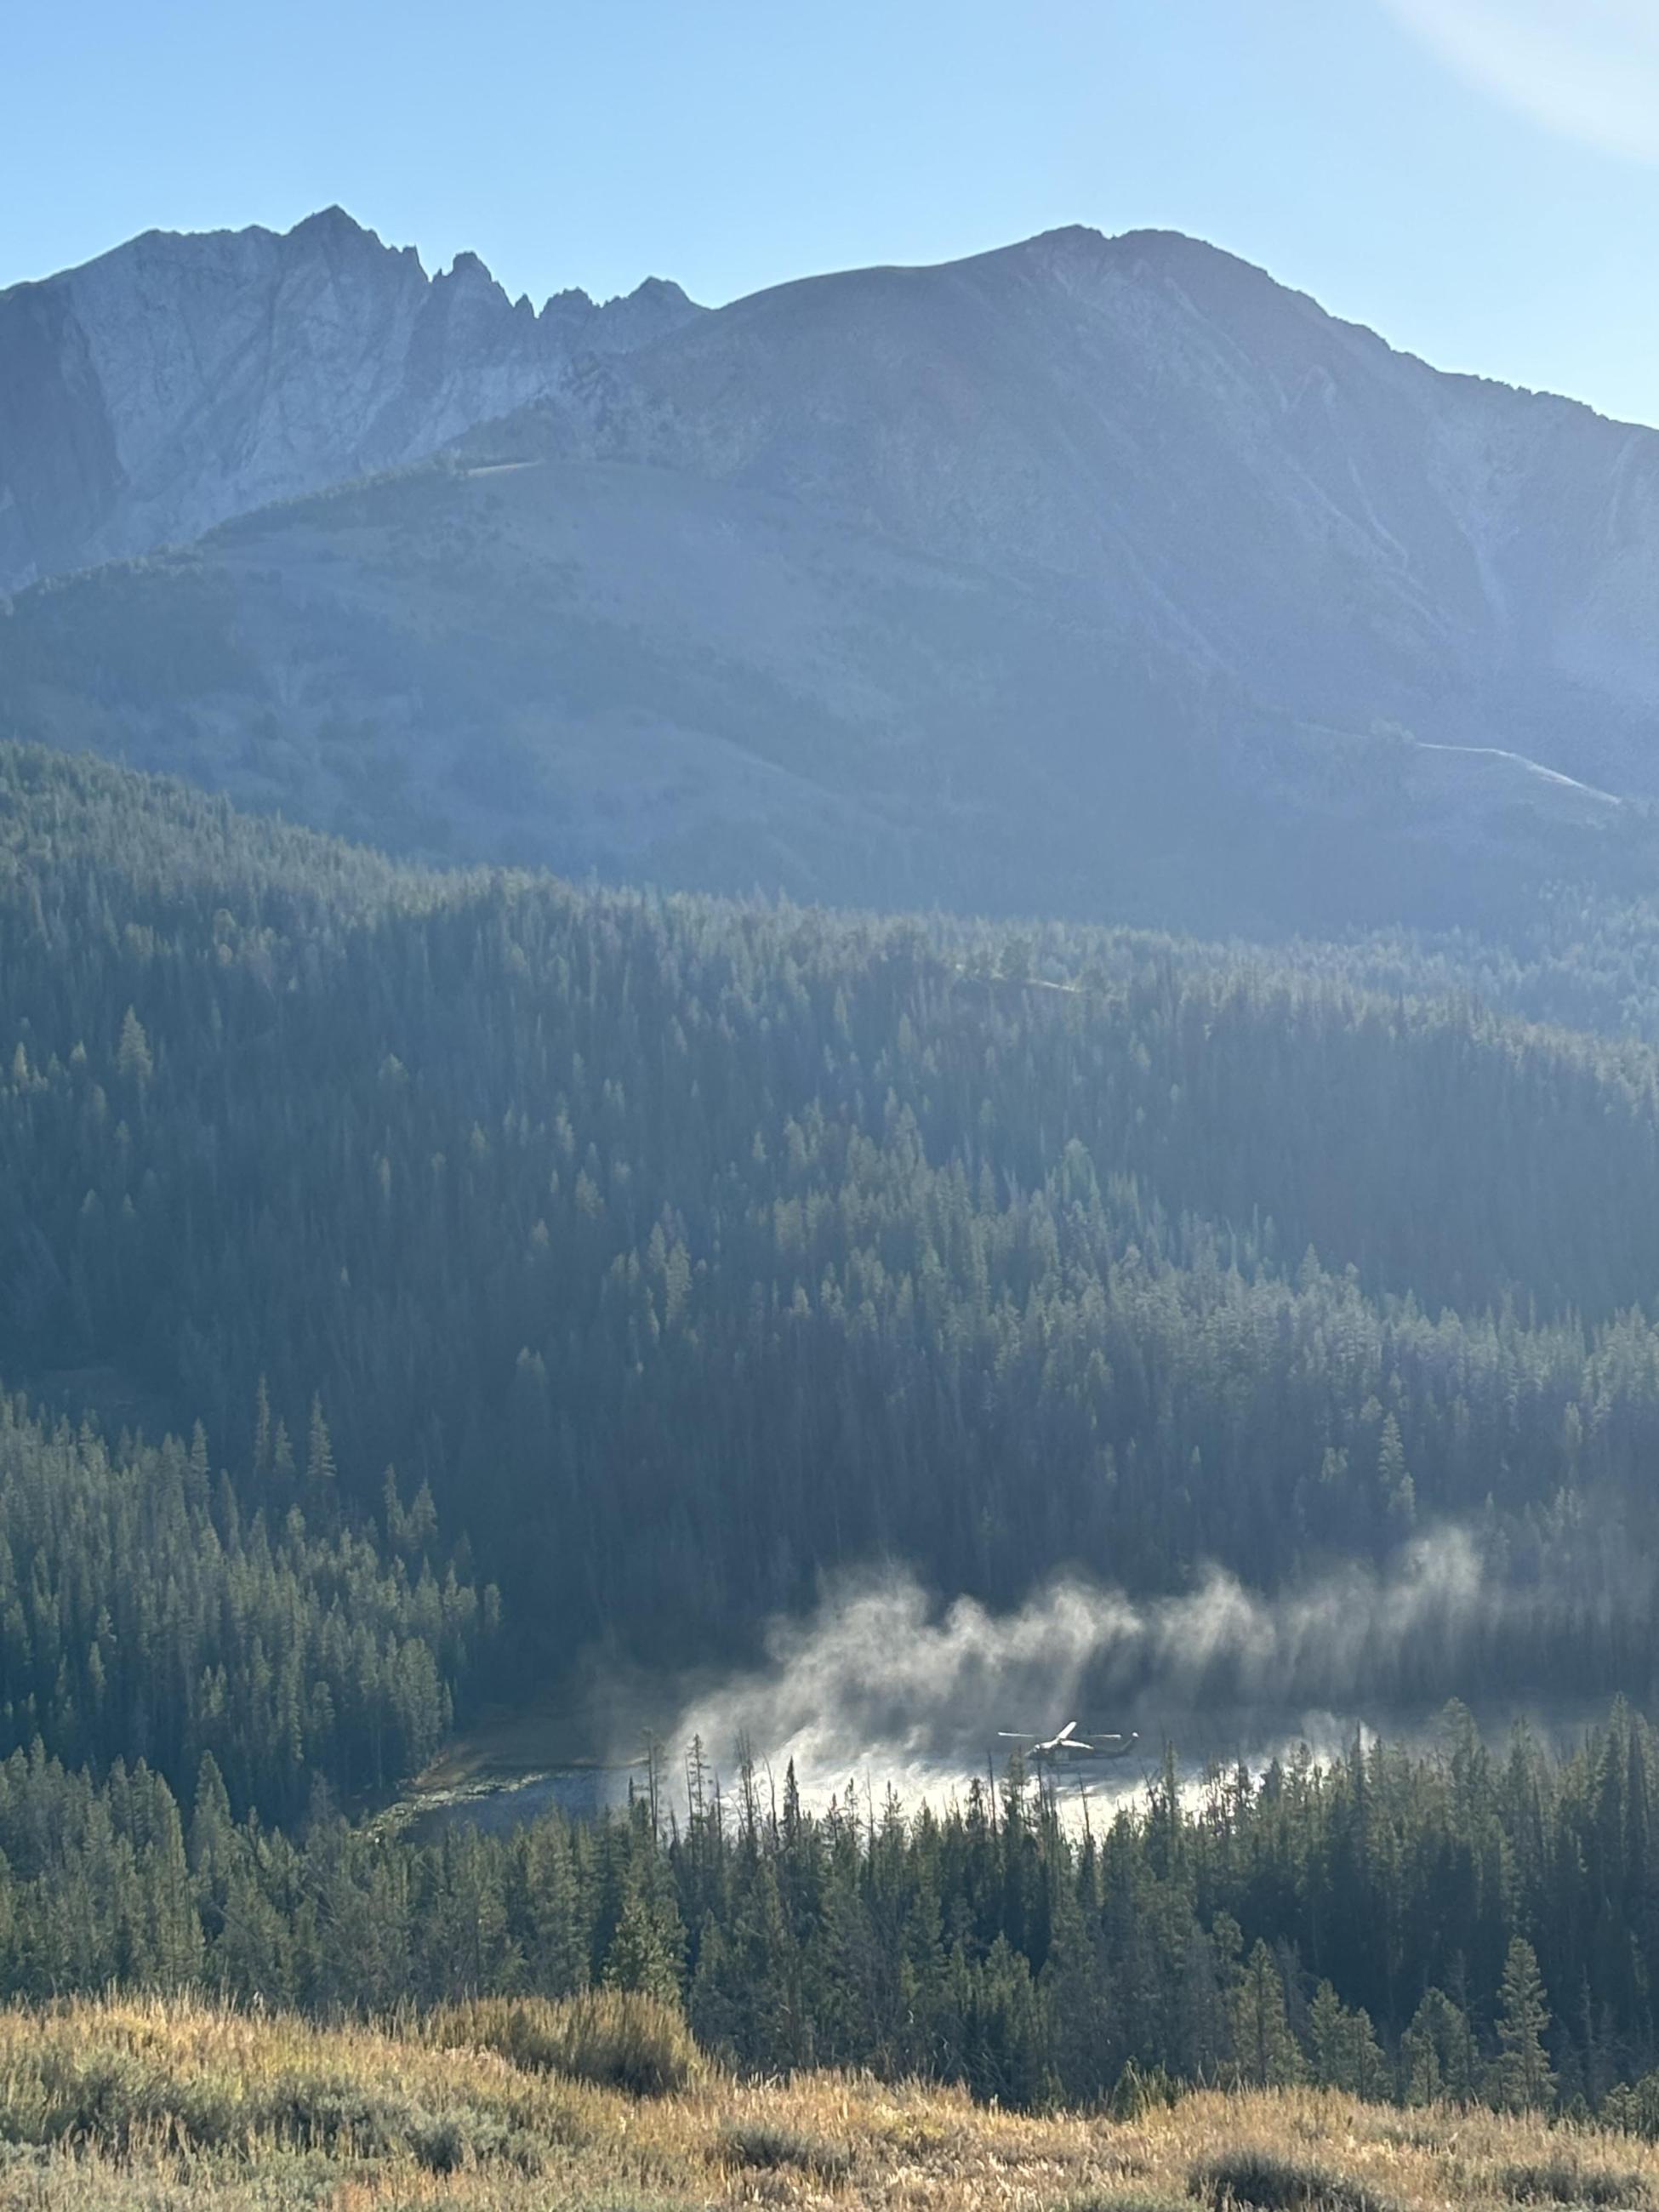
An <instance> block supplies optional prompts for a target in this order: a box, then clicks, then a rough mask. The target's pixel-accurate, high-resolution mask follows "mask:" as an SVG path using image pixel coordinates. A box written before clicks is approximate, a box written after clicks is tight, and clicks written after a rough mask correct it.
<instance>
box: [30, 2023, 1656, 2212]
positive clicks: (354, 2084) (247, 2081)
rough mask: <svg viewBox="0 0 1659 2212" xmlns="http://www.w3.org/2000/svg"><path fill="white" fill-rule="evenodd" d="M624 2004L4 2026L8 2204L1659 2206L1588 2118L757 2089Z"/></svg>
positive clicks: (1639, 2150)
mask: <svg viewBox="0 0 1659 2212" xmlns="http://www.w3.org/2000/svg"><path fill="white" fill-rule="evenodd" d="M623 2002H624V2001H623V2000H618V1999H615V1998H611V1999H600V2000H598V2001H596V2010H592V2011H590V2012H589V2014H588V2015H587V2016H586V2018H585V2019H584V2017H583V2015H582V2014H581V2010H580V2008H568V2007H567V2008H541V2010H540V2014H539V2015H536V2014H535V2013H534V2012H533V2011H532V2012H528V2013H527V2012H526V2009H525V2008H518V2009H517V2010H516V2012H514V2011H511V2010H508V2009H506V2008H487V2007H486V2008H477V2010H476V2011H475V2012H473V2013H471V2014H469V2013H467V2012H466V2011H465V2010H462V2009H460V2008H455V2009H453V2010H451V2011H448V2012H444V2013H440V2014H437V2015H431V2016H429V2017H428V2018H427V2019H425V2020H422V2021H415V2020H412V2019H411V2020H410V2021H405V2022H404V2023H402V2024H401V2025H400V2026H398V2027H393V2028H373V2027H338V2028H322V2027H314V2026H312V2025H308V2024H307V2023H304V2022H301V2021H298V2020H296V2019H295V2018H292V2017H290V2016H287V2015H280V2014H271V2015H249V2014H238V2013H234V2012H227V2011H222V2010H216V2009H214V2008H210V2007H207V2006H203V2005H198V2004H194V2003H191V2002H173V2003H170V2004H164V2003H161V2002H143V2001H140V2000H134V2001H127V2002H107V2003H102V2004H92V2003H87V2004H76V2005H70V2006H64V2007H62V2008H55V2009H52V2010H50V2011H48V2012H46V2013H44V2014H43V2013H29V2012H22V2011H11V2012H7V2013H4V2014H0V2145H3V2147H4V2148H3V2154H0V2207H3V2208H6V2212H10V2208H13V2207H21V2206H24V2205H27V2206H29V2207H31V2208H36V2212H57V2208H59V2207H69V2206H71V2205H73V2206H76V2207H77V2208H78V2207H87V2206H100V2205H107V2206H111V2207H120V2208H125V2212H138V2208H139V2207H143V2208H144V2212H161V2208H164V2207H165V2208H175V2207H176V2208H178V2212H188V2208H194V2207H200V2206H208V2205H212V2206H216V2207H220V2206H238V2207H249V2208H252V2207H254V2206H258V2207H262V2208H267V2212H282V2208H285V2207H289V2206H299V2205H302V2204H303V2205H313V2204H327V2205H331V2206H337V2207H342V2208H343V2207H346V2206H349V2207H351V2208H353V2212H374V2208H381V2207H384V2208H388V2212H389V2208H391V2207H393V2206H398V2207H401V2206H407V2205H416V2204H421V2205H433V2206H436V2205H447V2206H453V2207H455V2208H456V2212H462V2208H483V2207H485V2206H489V2207H492V2208H501V2212H519V2208H524V2212H528V2208H530V2207H532V2206H535V2207H538V2208H546V2207H552V2206H562V2205H573V2206H574V2205H582V2206H589V2207H608V2206H617V2207H621V2206H623V2205H627V2206H630V2207H661V2208H668V2207H673V2206H678V2205H690V2204H704V2205H707V2204H729V2203H769V2204H775V2205H787V2204H806V2203H815V2202H833V2203H838V2204H842V2205H846V2206H849V2207H852V2206H860V2205H869V2206H883V2207H886V2206H892V2207H898V2206H904V2207H907V2208H914V2212H931V2209H932V2208H938V2212H975V2208H979V2207H981V2206H983V2207H990V2206H993V2205H995V2206H999V2207H1001V2206H1022V2207H1023V2206H1031V2207H1050V2206H1052V2207H1056V2208H1058V2207H1067V2208H1076V2209H1077V2212H1080V2208H1082V2207H1084V2206H1098V2207H1100V2208H1102V2212H1105V2208H1109V2207H1120V2208H1122V2212H1130V2208H1138V2212H1153V2208H1160V2207H1169V2208H1174V2207H1176V2206H1180V2205H1189V2204H1206V2205H1209V2206H1211V2207H1220V2206H1225V2205H1228V2204H1240V2205H1260V2206H1263V2207H1279V2206H1302V2207H1307V2208H1312V2212H1318V2208H1321V2207H1324V2208H1329V2212H1388V2208H1390V2207H1393V2208H1397V2212H1414V2208H1417V2207H1419V2206H1420V2207H1427V2206H1431V2205H1432V2206H1441V2205H1446V2204H1453V2203H1455V2204H1459V2205H1477V2206H1480V2205H1488V2206H1504V2205H1510V2204H1515V2203H1531V2204H1548V2203H1562V2204H1593V2205H1603V2206H1608V2205H1620V2206H1632V2207H1636V2206H1646V2205H1651V2204H1653V2203H1656V2202H1659V2149H1656V2148H1655V2147H1653V2146H1651V2145H1649V2144H1646V2143H1644V2142H1639V2141H1638V2140H1637V2139H1636V2138H1634V2137H1632V2136H1626V2135H1622V2134H1615V2133H1613V2132H1611V2131H1608V2130H1601V2129H1597V2128H1593V2127H1589V2126H1585V2127H1582V2128H1581V2127H1566V2126H1557V2127H1553V2128H1552V2127H1549V2126H1547V2124H1545V2123H1544V2122H1543V2121H1541V2120H1540V2119H1538V2118H1530V2117H1525V2116H1512V2115H1506V2114H1499V2113H1495V2112H1486V2111H1484V2110H1466V2109H1460V2108H1455V2107H1452V2106H1427V2107H1423V2108H1420V2109H1418V2110H1415V2111H1412V2112H1401V2111H1399V2110H1397V2109H1395V2108H1392V2107H1383V2106H1370V2105H1364V2104H1361V2103H1359V2102H1358V2101H1357V2100H1354V2099H1352V2098H1349V2097H1346V2096H1343V2095H1340V2094H1336V2093H1330V2092H1320V2091H1314V2090H1286V2091H1279V2092H1272V2093H1246V2094H1230V2093H1222V2092H1219V2091H1206V2092H1202V2093H1195V2094H1193V2095H1190V2096H1188V2097H1185V2098H1182V2100H1179V2101H1178V2102H1176V2104H1175V2105H1173V2106H1168V2105H1165V2104H1164V2103H1162V2102H1153V2103H1151V2104H1150V2105H1149V2106H1147V2107H1146V2109H1145V2110H1143V2111H1141V2112H1137V2113H1135V2114H1133V2116H1131V2117H1128V2118H1110V2117H1107V2116H1103V2115H1081V2114H1064V2113H1062V2114H1054V2115H1048V2116H1045V2117H1041V2118H1032V2117H1022V2116H1015V2115H1013V2114H1011V2113H1007V2112H998V2111H995V2110H987V2109H985V2108H983V2107H976V2106H974V2105H973V2104H971V2103H970V2102H969V2100H968V2098H967V2097H966V2096H965V2095H964V2094H962V2093H958V2092H954V2091H949V2090H942V2089H937V2088H933V2087H927V2086H923V2085H920V2084H908V2085H901V2086H898V2087H891V2086H884V2085H881V2084H878V2083H877V2082H875V2081H872V2080H870V2079H868V2078H867V2077H858V2076H852V2075H836V2074H807V2075H798V2076H796V2077H795V2078H794V2079H793V2080H792V2081H787V2082H771V2083H767V2084H763V2085H754V2084H739V2083H738V2082H736V2081H733V2080H732V2079H731V2078H730V2077H728V2076H726V2075H724V2074H722V2073H720V2072H719V2071H717V2070H715V2069H711V2068H708V2067H707V2066H705V2065H704V2064H703V2063H702V2062H701V2061H700V2060H698V2059H697V2058H696V2056H695V2054H693V2053H692V2052H690V2050H689V2048H685V2047H684V2046H682V2047H681V2048H680V2049H679V2050H678V2053H676V2052H675V2051H674V2050H673V2045H674V2042H675V2039H674V2037H673V2034H672V2033H671V2029H670V2028H669V2025H668V2022H667V2021H665V2020H660V2021H652V2020H651V2019H650V2018H649V2017H648V2015H638V2016H636V2017H635V2019H633V2020H631V2021H630V2020H627V2019H619V2017H618V2008H620V2007H621V2006H622V2005H623ZM537 2029H539V2030H540V2031H541V2032H540V2033H536V2032H534V2031H535V2030H537ZM515 2031H516V2032H515ZM526 2031H529V2032H526ZM469 2035H476V2036H477V2038H478V2039H477V2040H469V2039H468V2037H469ZM561 2036H563V2037H564V2038H565V2041H564V2043H563V2045H562V2050H561V2051H560V2056H561V2057H562V2058H563V2060H564V2062H565V2063H563V2064H562V2065H559V2066H554V2065H550V2064H549V2063H547V2062H548V2058H549V2056H550V2039H551V2041H552V2042H554V2043H556V2042H557V2041H558V2039H559V2038H560V2037H561ZM657 2039H660V2040H662V2041H663V2043H664V2044H665V2046H666V2048H667V2051H668V2055H669V2057H671V2060H672V2059H674V2058H675V2057H678V2062H679V2063H678V2064H671V2067H670V2071H671V2074H672V2075H673V2076H674V2079H673V2085H672V2086H671V2087H670V2088H669V2089H668V2090H667V2091H666V2093H662V2094H659V2095H637V2094H635V2093H632V2092H630V2091H629V2089H626V2088H623V2087H615V2086H611V2085H610V2084H609V2083H607V2082H605V2081H593V2080H589V2079H586V2078H584V2075H585V2074H586V2073H592V2072H599V2073H603V2072H604V2071H605V2066H606V2063H607V2060H608V2058H609V2057H611V2056H613V2055H614V2054H615V2052H616V2051H617V2049H618V2048H619V2047H621V2046H626V2045H633V2046H635V2047H636V2048H644V2047H647V2046H649V2045H652V2044H653V2041H655V2040H657ZM495 2045H499V2046H500V2047H499V2048H496V2047H494V2046H495Z"/></svg>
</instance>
